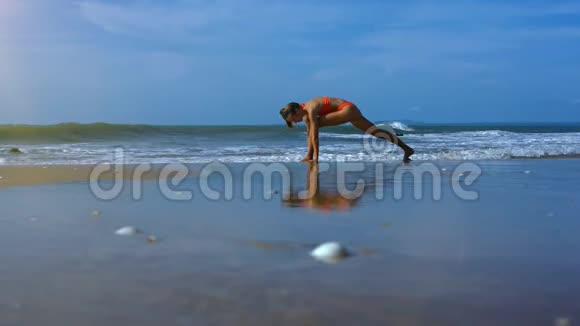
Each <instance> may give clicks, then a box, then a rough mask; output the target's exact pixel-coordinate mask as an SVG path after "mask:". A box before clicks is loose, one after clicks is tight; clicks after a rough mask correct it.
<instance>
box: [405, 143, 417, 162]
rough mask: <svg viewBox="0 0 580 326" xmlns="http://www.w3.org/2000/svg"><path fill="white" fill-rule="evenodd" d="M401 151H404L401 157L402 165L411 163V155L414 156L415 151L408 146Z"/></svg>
mask: <svg viewBox="0 0 580 326" xmlns="http://www.w3.org/2000/svg"><path fill="white" fill-rule="evenodd" d="M403 151H405V156H403V162H404V163H409V162H411V155H413V154H415V150H414V149H412V148H411V147H409V146H406V147H405V148H403Z"/></svg>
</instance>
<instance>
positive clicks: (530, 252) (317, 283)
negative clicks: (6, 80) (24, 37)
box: [0, 159, 580, 325]
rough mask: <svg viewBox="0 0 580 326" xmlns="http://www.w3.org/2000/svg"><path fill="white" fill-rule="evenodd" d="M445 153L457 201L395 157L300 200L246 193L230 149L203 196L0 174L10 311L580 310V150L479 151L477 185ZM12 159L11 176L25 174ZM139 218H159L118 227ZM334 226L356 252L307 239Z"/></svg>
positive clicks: (1, 301) (486, 319) (215, 316)
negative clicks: (335, 250) (221, 192)
mask: <svg viewBox="0 0 580 326" xmlns="http://www.w3.org/2000/svg"><path fill="white" fill-rule="evenodd" d="M438 164H439V165H440V167H441V168H445V169H446V170H445V171H442V174H443V182H442V185H443V190H442V198H441V200H433V199H432V198H431V191H430V190H429V189H430V185H431V182H432V181H431V180H430V179H429V178H424V179H423V183H424V184H425V185H427V186H429V187H425V189H426V192H425V194H426V196H425V197H424V198H423V199H420V200H415V199H414V198H413V188H412V187H411V185H412V183H413V182H412V180H411V179H404V184H403V186H404V187H403V190H404V192H403V198H402V199H399V200H397V199H394V192H393V189H394V181H393V171H394V169H395V168H396V167H398V165H397V164H391V165H386V166H385V176H384V178H383V179H381V182H380V183H383V185H382V186H381V185H380V183H378V184H377V182H376V180H375V178H374V169H371V168H369V169H367V171H365V172H359V173H353V174H352V175H351V176H349V177H348V178H347V179H346V181H345V183H346V185H347V187H348V188H350V189H352V188H353V187H354V185H355V181H356V179H358V178H362V179H363V180H364V181H365V182H366V185H367V187H366V191H365V192H364V194H363V196H362V198H359V199H356V200H346V199H344V198H343V199H341V198H340V196H338V192H337V184H336V171H335V168H336V166H333V168H332V169H331V171H328V172H320V174H319V175H318V178H317V180H316V183H317V184H318V186H319V188H320V189H319V191H318V192H317V195H316V198H314V199H311V200H304V201H302V202H301V201H300V200H299V199H296V198H298V197H297V196H290V197H285V196H284V195H283V194H282V193H276V194H274V195H273V196H272V198H271V199H264V198H263V196H261V194H260V191H259V189H261V187H262V184H261V182H262V180H261V179H260V178H255V179H254V181H255V184H254V187H253V189H254V191H255V195H254V196H253V197H252V199H244V198H242V196H241V189H242V184H241V180H242V177H241V171H242V170H243V168H244V166H243V165H232V169H233V172H234V186H235V187H234V189H235V191H234V198H233V199H232V200H225V199H221V200H210V199H207V198H206V197H204V195H203V194H202V192H201V190H200V186H199V179H198V177H196V176H195V174H192V175H193V176H192V177H190V178H189V179H187V180H186V182H184V183H183V184H181V185H180V186H178V188H179V189H176V191H180V192H185V191H188V190H191V191H192V192H193V199H191V200H168V199H166V198H164V197H163V196H162V194H161V191H160V189H159V186H158V183H157V182H155V180H149V181H146V182H145V183H144V189H143V198H142V199H140V200H133V199H132V198H131V188H130V187H126V188H125V190H124V192H123V194H122V195H121V196H119V197H118V198H116V199H114V200H112V201H103V200H100V199H97V198H95V197H94V196H93V194H92V193H91V191H90V190H89V187H88V183H87V182H86V180H85V179H83V177H82V174H81V173H80V172H79V175H76V176H75V178H72V179H71V178H68V177H67V178H65V179H59V181H65V183H51V182H53V181H55V180H54V179H46V178H45V179H43V180H44V181H43V183H45V184H38V183H39V182H33V183H35V185H30V184H31V183H30V182H28V183H26V182H22V183H20V185H19V186H16V184H18V182H17V181H14V183H13V184H12V186H10V187H4V188H2V189H0V244H1V245H0V259H1V261H2V264H0V275H1V276H2V277H0V289H2V291H0V324H2V325H33V324H43V325H75V324H76V325H133V324H139V325H160V324H163V325H271V324H277V325H386V324H388V325H575V324H577V323H578V322H580V278H579V277H578V275H580V256H579V255H578V252H580V237H578V234H580V221H579V220H578V219H577V216H578V211H579V208H580V198H579V196H578V193H579V190H580V186H578V185H579V184H580V182H579V181H580V169H578V168H577V167H578V166H579V164H580V160H575V159H569V160H512V161H498V162H494V161H489V162H479V165H480V166H481V168H482V170H483V174H482V176H481V177H480V178H479V179H478V180H477V181H476V182H475V184H473V185H471V186H466V188H469V189H471V190H477V191H478V192H479V199H477V200H474V201H465V200H461V199H459V198H458V197H457V196H456V195H455V194H454V193H453V192H452V191H451V189H452V185H453V181H452V180H451V178H450V171H451V170H452V168H453V167H454V166H456V165H457V164H458V162H442V163H438ZM288 167H289V168H290V169H291V171H292V179H293V181H294V182H293V186H292V190H293V191H294V192H296V191H299V190H304V189H305V188H307V185H308V183H309V182H311V181H313V180H312V179H311V178H309V177H311V176H309V175H308V170H307V168H306V165H302V164H291V165H288ZM61 168H62V167H61ZM407 168H408V169H413V166H410V167H407ZM11 169H12V168H11ZM14 169H22V170H20V172H22V171H25V170H26V169H38V167H35V168H31V167H22V168H20V167H18V168H16V167H15V168H14ZM40 169H42V168H41V167H40ZM49 169H52V167H49V168H48V169H44V170H49ZM54 169H57V168H54ZM0 171H2V172H0V175H3V176H5V177H4V178H3V179H2V181H1V182H7V180H10V179H12V178H16V179H18V177H16V174H13V173H9V172H6V171H7V170H6V169H5V168H4V167H2V168H1V169H0ZM13 171H14V170H13ZM31 171H32V170H28V171H27V173H28V174H30V173H31ZM50 171H57V170H50ZM525 171H529V172H527V173H526V172H525ZM47 172H48V171H47ZM54 173H55V174H56V172H54ZM48 174H49V175H50V174H51V173H48ZM65 174H66V173H65ZM67 175H68V174H67ZM210 181H211V182H210V185H211V186H212V187H213V188H214V189H220V188H223V183H222V182H221V181H220V179H219V178H215V180H214V179H212V180H210ZM105 183H107V181H105ZM26 184H29V185H26ZM311 184H312V183H311ZM311 184H310V185H311ZM276 187H279V180H277V179H275V187H274V188H276ZM377 189H383V190H384V193H383V194H384V198H382V199H377V197H376V196H377V193H378V192H377ZM94 210H98V211H100V212H101V213H102V214H100V215H98V214H97V215H98V216H95V215H94V214H92V212H93V211H94ZM124 225H135V226H137V227H139V228H140V229H142V230H143V231H144V233H143V234H139V235H136V236H133V237H119V236H116V235H115V234H114V231H115V230H116V229H117V228H119V227H122V226H124ZM148 235H155V236H156V237H158V239H159V241H158V242H157V243H149V242H147V240H146V237H147V236H148ZM326 241H339V242H341V243H343V244H344V245H346V246H347V247H348V248H349V249H350V250H351V251H352V252H353V253H354V254H355V255H354V256H353V257H351V258H349V259H346V260H344V261H342V262H340V263H338V264H333V265H330V264H324V263H321V262H318V261H315V260H313V259H312V258H311V257H310V256H309V251H310V250H312V248H313V247H314V246H316V245H317V244H320V243H322V242H326ZM566 323H567V324H566Z"/></svg>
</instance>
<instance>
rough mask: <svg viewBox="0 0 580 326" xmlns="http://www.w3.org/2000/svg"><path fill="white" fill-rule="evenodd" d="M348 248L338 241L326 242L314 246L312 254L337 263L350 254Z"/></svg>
mask: <svg viewBox="0 0 580 326" xmlns="http://www.w3.org/2000/svg"><path fill="white" fill-rule="evenodd" d="M348 255H349V254H348V251H347V250H346V248H344V247H343V246H341V245H340V243H338V242H326V243H323V244H321V245H319V246H318V247H316V248H314V250H312V252H310V256H312V257H313V258H314V259H317V260H320V261H322V262H325V263H337V262H338V261H340V260H342V259H344V258H346V257H347V256H348Z"/></svg>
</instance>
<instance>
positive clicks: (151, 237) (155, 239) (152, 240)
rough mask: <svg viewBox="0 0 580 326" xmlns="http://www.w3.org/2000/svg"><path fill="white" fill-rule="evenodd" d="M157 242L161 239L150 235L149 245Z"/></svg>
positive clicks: (148, 238)
mask: <svg viewBox="0 0 580 326" xmlns="http://www.w3.org/2000/svg"><path fill="white" fill-rule="evenodd" d="M157 241H159V239H157V237H156V236H154V235H150V236H148V237H147V242H149V243H156V242H157Z"/></svg>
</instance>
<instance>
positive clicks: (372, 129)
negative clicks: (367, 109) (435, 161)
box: [351, 115, 415, 162]
mask: <svg viewBox="0 0 580 326" xmlns="http://www.w3.org/2000/svg"><path fill="white" fill-rule="evenodd" d="M351 123H352V124H353V126H355V127H357V128H358V129H360V130H362V131H363V132H365V133H367V134H371V135H373V136H375V137H377V138H382V139H384V140H387V141H390V142H391V143H393V144H395V145H397V146H399V147H400V148H401V149H402V150H403V151H404V152H405V156H404V157H403V161H404V162H409V161H410V160H411V159H410V158H409V157H410V156H411V155H413V154H414V153H415V150H414V149H412V148H411V147H409V146H408V145H407V144H405V142H404V141H402V140H401V139H400V138H399V137H397V135H395V134H394V133H391V132H388V131H386V130H384V129H379V128H377V126H375V124H374V123H372V122H370V121H369V120H367V119H366V118H365V117H363V116H362V115H361V117H360V118H358V119H356V120H353V121H351Z"/></svg>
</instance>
